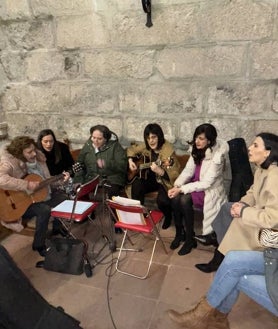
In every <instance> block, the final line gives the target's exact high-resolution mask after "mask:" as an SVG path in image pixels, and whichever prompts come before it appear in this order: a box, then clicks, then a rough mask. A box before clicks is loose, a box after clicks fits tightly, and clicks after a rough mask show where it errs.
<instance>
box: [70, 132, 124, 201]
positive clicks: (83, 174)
mask: <svg viewBox="0 0 278 329" xmlns="http://www.w3.org/2000/svg"><path fill="white" fill-rule="evenodd" d="M90 135H91V136H90V138H89V139H88V140H87V142H86V143H85V145H84V146H83V148H82V149H81V151H80V154H79V156H78V159H77V161H78V162H79V163H80V164H81V166H82V168H83V170H82V171H80V172H78V173H76V174H75V176H74V183H81V184H84V183H86V182H88V181H90V180H91V179H93V178H94V177H95V176H97V175H100V178H101V180H102V182H104V181H107V185H109V188H107V194H108V197H109V198H112V196H117V195H119V194H120V191H121V190H122V189H123V187H124V186H125V183H126V171H127V157H126V151H125V150H124V149H123V147H122V146H121V144H120V143H119V142H118V138H117V136H116V135H115V134H114V133H113V132H111V131H110V130H109V128H108V127H106V126H104V125H96V126H93V127H92V128H91V129H90Z"/></svg>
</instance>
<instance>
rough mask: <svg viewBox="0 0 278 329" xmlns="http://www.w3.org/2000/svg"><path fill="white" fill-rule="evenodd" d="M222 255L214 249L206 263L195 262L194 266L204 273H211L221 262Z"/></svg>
mask: <svg viewBox="0 0 278 329" xmlns="http://www.w3.org/2000/svg"><path fill="white" fill-rule="evenodd" d="M223 259H224V255H223V254H221V252H220V251H218V249H215V251H214V255H213V258H212V260H211V261H210V262H209V263H207V264H196V265H195V267H196V268H197V269H198V270H200V271H202V272H205V273H211V272H215V271H217V269H218V267H219V266H220V264H221V263H222V261H223Z"/></svg>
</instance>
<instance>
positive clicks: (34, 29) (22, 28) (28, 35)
mask: <svg viewBox="0 0 278 329" xmlns="http://www.w3.org/2000/svg"><path fill="white" fill-rule="evenodd" d="M2 29H3V32H4V33H5V35H6V37H7V43H8V45H9V47H10V48H11V49H15V50H22V49H24V50H32V49H37V48H52V47H53V45H54V37H53V34H52V20H51V19H50V20H48V19H47V20H33V21H21V22H17V21H16V22H11V23H7V24H5V25H4V26H3V27H2Z"/></svg>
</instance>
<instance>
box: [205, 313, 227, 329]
mask: <svg viewBox="0 0 278 329" xmlns="http://www.w3.org/2000/svg"><path fill="white" fill-rule="evenodd" d="M207 329H230V324H229V320H228V314H225V313H222V312H220V311H218V310H217V309H215V311H214V314H213V315H212V318H211V319H209V321H208V327H207Z"/></svg>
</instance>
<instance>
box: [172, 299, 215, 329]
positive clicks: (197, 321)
mask: <svg viewBox="0 0 278 329" xmlns="http://www.w3.org/2000/svg"><path fill="white" fill-rule="evenodd" d="M214 313H215V309H214V308H213V307H211V306H210V305H209V304H208V302H207V300H206V298H202V299H201V301H200V302H199V303H198V304H197V305H196V306H195V307H194V308H193V309H192V310H190V311H186V312H183V313H178V312H176V311H174V310H169V311H168V315H169V317H170V318H171V320H173V321H174V322H176V323H178V324H180V325H183V326H185V327H186V328H190V329H207V327H208V321H209V319H210V318H212V321H213V315H214ZM211 328H212V327H211Z"/></svg>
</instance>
